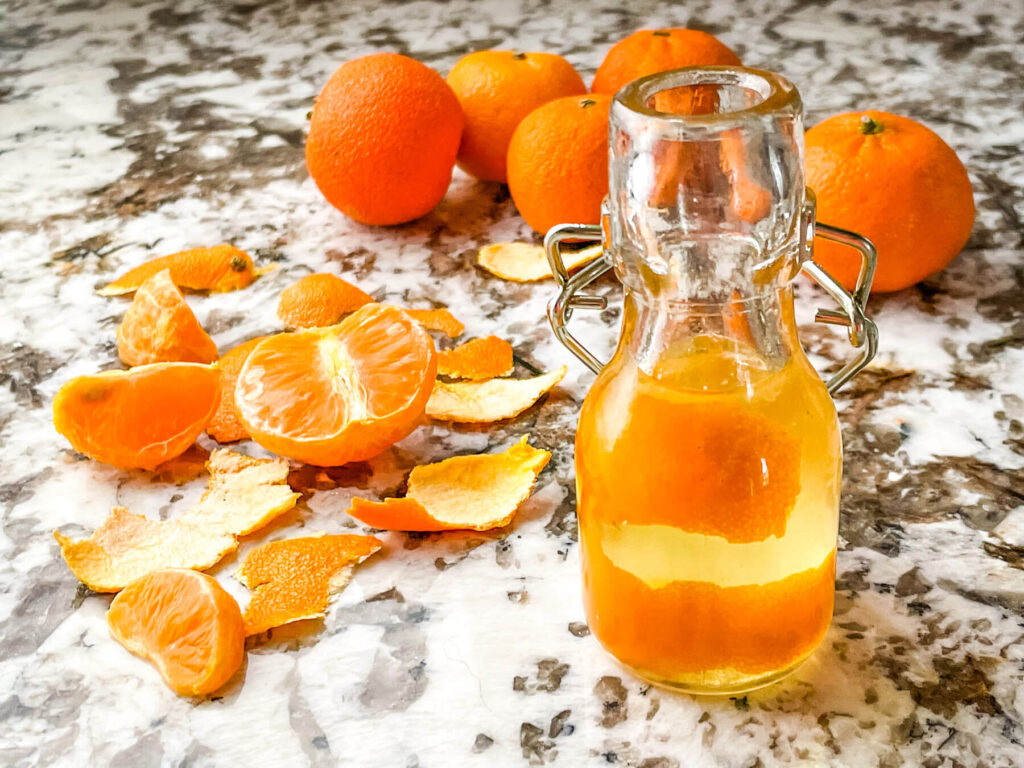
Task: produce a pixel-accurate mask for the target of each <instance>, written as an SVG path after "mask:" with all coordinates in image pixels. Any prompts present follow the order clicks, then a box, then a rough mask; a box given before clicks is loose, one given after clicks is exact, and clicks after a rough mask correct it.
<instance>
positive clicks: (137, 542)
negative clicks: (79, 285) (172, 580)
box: [54, 243, 592, 693]
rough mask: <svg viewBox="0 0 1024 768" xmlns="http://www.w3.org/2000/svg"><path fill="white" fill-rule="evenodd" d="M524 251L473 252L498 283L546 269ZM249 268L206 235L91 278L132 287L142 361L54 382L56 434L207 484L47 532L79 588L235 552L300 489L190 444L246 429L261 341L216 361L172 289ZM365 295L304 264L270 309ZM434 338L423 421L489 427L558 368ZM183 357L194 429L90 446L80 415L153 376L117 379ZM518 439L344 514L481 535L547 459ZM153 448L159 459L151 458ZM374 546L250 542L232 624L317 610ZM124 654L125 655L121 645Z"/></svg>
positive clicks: (264, 465) (277, 461)
mask: <svg viewBox="0 0 1024 768" xmlns="http://www.w3.org/2000/svg"><path fill="white" fill-rule="evenodd" d="M538 249H540V246H535V245H530V244H526V243H504V244H498V245H495V246H488V247H486V248H484V249H483V250H481V252H480V259H479V264H480V265H481V266H482V267H483V268H484V269H486V270H487V271H489V272H491V273H493V274H495V275H498V276H500V277H503V278H504V279H508V280H515V281H529V280H538V279H543V278H544V277H550V272H549V271H548V272H546V274H545V271H546V261H545V263H544V264H543V265H542V264H541V263H540V257H542V256H543V250H542V249H540V256H538ZM485 254H486V255H485ZM589 258H592V254H589V253H585V254H582V256H581V257H580V258H578V259H577V260H576V261H575V263H574V264H573V266H578V265H579V264H582V263H585V262H586V261H587V260H588V259H589ZM264 271H267V270H260V269H257V268H256V267H255V266H254V264H253V261H252V259H251V258H250V257H249V255H248V254H246V253H245V252H244V251H241V250H239V249H238V248H235V247H234V246H231V245H220V246H216V247H212V248H200V249H193V250H190V251H182V252H180V253H176V254H171V255H169V256H163V257H160V258H156V259H152V260H150V261H147V262H145V263H144V264H142V265H140V266H138V267H136V268H135V269H132V270H130V271H129V272H127V273H126V274H124V275H122V276H121V277H120V278H118V279H116V280H114V281H113V282H111V283H109V284H107V285H105V286H103V287H102V288H100V289H99V290H98V293H99V294H100V295H103V296H133V299H132V303H131V305H130V306H129V308H128V310H127V311H126V313H125V316H124V319H123V322H122V323H121V326H120V328H119V329H118V351H119V356H120V358H121V360H122V362H124V363H125V364H126V365H128V366H144V367H143V368H129V370H128V371H120V372H110V373H103V374H97V375H93V376H82V377H78V378H77V379H72V380H71V381H69V382H66V383H65V384H64V386H63V387H62V388H61V392H60V393H58V395H57V397H56V398H55V405H54V411H55V424H56V426H57V429H58V431H60V432H61V433H62V434H63V435H64V436H65V437H67V438H68V440H69V441H70V442H71V444H72V446H73V447H74V448H76V449H77V450H78V451H80V452H82V453H85V454H86V455H88V456H90V457H91V458H94V459H97V460H100V461H104V460H106V461H108V462H110V463H114V464H116V465H117V466H121V467H128V468H130V467H132V466H134V467H137V468H141V469H145V470H149V471H151V472H152V473H153V474H152V477H153V478H154V479H168V478H170V479H171V480H172V481H175V482H181V481H183V480H186V479H193V478H194V477H196V476H197V474H198V472H196V471H195V470H197V469H198V468H199V467H200V462H201V461H202V460H203V458H205V457H207V456H208V460H207V461H206V463H205V470H206V471H207V472H208V483H207V489H206V491H205V493H204V494H203V496H202V498H201V499H200V500H199V502H198V503H196V504H195V505H194V506H192V507H191V508H190V509H188V510H187V511H185V512H184V513H182V514H179V515H177V516H176V517H174V518H173V519H169V520H154V519H150V518H147V517H145V516H142V515H139V514H136V513H134V512H131V511H129V510H128V509H126V508H124V507H115V508H114V509H113V511H112V512H111V513H110V515H109V516H108V517H107V519H106V520H105V521H104V522H103V523H102V524H101V525H100V526H99V527H98V528H97V529H96V530H95V531H93V532H92V534H91V535H89V536H87V537H84V538H81V539H78V540H73V539H71V538H70V537H68V536H65V535H63V534H61V533H60V532H59V531H55V532H54V536H55V537H56V539H57V541H58V543H59V545H60V549H61V553H62V555H63V556H64V559H65V560H66V562H67V564H68V566H69V567H70V569H71V570H72V572H73V573H74V574H75V576H76V577H78V579H79V580H80V581H81V582H82V583H83V584H85V585H86V586H87V587H88V588H89V589H91V590H93V591H95V592H107V593H116V592H120V591H121V590H125V589H126V588H128V587H129V586H131V585H132V584H135V583H141V580H142V579H144V577H146V576H147V575H152V574H154V573H155V572H157V571H160V570H162V569H190V570H193V571H205V570H207V569H210V568H212V567H214V566H215V565H217V564H218V563H219V562H221V561H222V560H223V559H224V558H225V557H228V556H229V555H232V554H233V553H234V552H236V550H237V549H238V547H239V539H240V537H243V536H249V535H250V534H254V533H256V532H258V531H259V530H260V529H262V528H264V527H265V526H267V525H268V524H269V523H271V522H272V521H274V520H275V519H277V518H278V517H279V516H281V515H282V514H284V513H286V512H288V511H289V510H292V509H293V508H294V507H295V504H296V501H297V500H298V498H299V494H298V493H296V492H295V491H293V490H292V489H291V487H289V485H288V482H287V480H288V474H289V471H290V469H291V464H290V463H289V461H288V459H286V458H273V459H262V458H251V457H249V456H246V455H243V454H241V453H238V452H235V451H233V450H230V449H228V448H216V449H214V450H212V453H209V454H207V451H206V450H205V449H204V448H201V447H200V446H199V444H197V443H196V442H195V440H196V438H197V437H198V435H199V434H200V433H201V432H202V431H203V430H205V431H206V433H207V434H208V435H209V437H211V438H212V439H213V440H215V441H216V442H217V443H232V442H236V441H239V440H243V439H246V438H248V437H249V435H248V434H247V431H246V428H245V425H244V424H243V423H242V421H241V420H240V418H239V414H238V410H237V408H236V406H235V398H234V393H235V382H236V380H237V378H238V376H239V374H240V372H241V371H242V369H243V367H244V365H245V362H246V360H247V359H248V357H249V356H250V354H251V353H252V352H253V350H255V349H256V348H257V347H258V346H259V344H260V343H261V342H262V341H264V340H265V339H267V338H270V337H267V336H261V337H257V338H254V339H250V340H249V341H246V342H244V343H242V344H239V345H238V346H236V347H234V348H233V349H231V350H229V351H228V352H227V353H226V354H224V355H223V356H222V357H220V358H219V360H218V354H217V349H216V345H215V344H214V343H213V340H212V339H211V338H210V336H209V335H208V334H207V333H206V331H205V330H204V329H203V328H202V326H201V325H200V323H199V321H198V319H197V318H196V316H195V315H194V314H193V313H192V310H191V309H190V308H189V306H188V303H187V301H186V298H185V295H184V294H183V293H182V289H186V290H188V291H206V292H220V291H233V290H238V289H242V288H245V287H246V286H248V285H250V284H251V283H252V282H253V281H254V280H255V279H257V277H259V276H260V274H262V272H264ZM373 302H374V299H373V298H372V297H371V296H370V295H369V294H367V293H365V292H363V291H362V290H361V289H359V288H358V287H356V286H354V285H352V284H351V283H348V282H346V281H345V280H343V279H341V278H340V277H337V276H335V275H330V274H313V275H308V276H306V277H304V278H302V279H301V280H299V281H298V282H296V283H295V284H293V285H292V286H290V287H289V288H287V289H286V290H285V291H284V292H283V294H282V296H281V300H280V303H279V306H278V310H277V314H278V318H279V319H280V320H281V322H282V324H283V325H284V326H285V327H286V328H288V329H293V330H298V331H301V330H302V329H310V328H323V327H325V326H333V325H334V324H337V323H339V322H341V321H342V320H344V318H345V317H346V316H348V315H349V314H351V313H353V312H355V311H357V310H359V309H360V308H362V307H365V306H366V305H368V304H372V303H373ZM403 311H404V312H405V313H406V314H407V315H408V316H409V317H410V318H412V320H414V321H415V322H416V323H419V324H420V325H421V326H422V327H423V328H425V329H426V330H428V331H436V332H438V333H440V334H443V335H444V336H445V337H447V338H448V339H456V338H458V337H459V336H460V335H462V333H463V332H464V330H465V327H464V326H463V324H462V323H461V322H460V321H459V320H458V319H457V318H455V317H454V316H453V315H452V314H451V313H450V312H449V311H448V310H447V309H446V308H444V307H438V308H431V309H403ZM287 332H288V331H282V333H287ZM446 344H447V345H448V346H447V348H444V349H441V350H439V351H438V352H437V355H436V371H437V373H436V376H437V378H436V380H435V381H434V382H433V386H432V389H431V391H430V395H429V399H428V400H427V401H426V403H425V406H424V415H425V416H426V417H427V418H429V419H433V420H436V421H444V422H450V423H466V424H488V423H494V422H498V421H503V420H506V419H511V418H514V417H515V416H518V415H519V414H521V413H523V412H524V411H526V410H528V409H529V408H530V407H531V406H533V405H534V404H536V403H537V402H538V401H539V400H541V399H542V398H543V397H544V396H545V395H546V394H547V393H548V392H550V391H551V389H552V388H553V387H554V386H555V385H557V384H558V383H559V382H560V381H561V380H562V378H563V377H564V376H565V373H566V369H565V367H564V366H563V367H561V368H559V369H557V370H555V371H551V372H548V373H542V374H540V375H534V376H532V377H527V378H516V377H514V376H513V375H512V374H513V371H514V369H515V357H514V351H513V347H512V345H511V344H510V343H509V342H508V341H506V340H505V339H502V338H499V337H497V336H486V337H481V338H475V339H471V340H469V341H466V342H464V343H462V344H457V345H454V346H453V345H451V343H450V342H446ZM183 363H188V364H189V365H190V366H191V370H190V371H186V370H185V369H181V370H182V371H183V373H182V375H184V374H185V373H189V374H190V375H194V374H195V373H196V370H194V369H199V368H205V369H207V370H209V371H210V373H211V374H212V375H213V376H215V377H216V379H215V381H216V382H217V383H216V384H214V382H213V381H211V382H210V383H211V384H213V386H214V387H215V388H216V389H217V392H216V393H215V397H214V398H213V399H211V398H206V399H200V400H199V401H197V403H196V404H195V405H194V407H193V411H194V412H195V413H199V414H200V415H199V416H198V417H193V418H198V419H199V422H197V423H200V424H201V429H198V430H197V429H196V424H192V425H191V429H190V430H188V431H182V432H181V434H179V435H177V437H176V438H175V440H174V441H164V442H163V443H161V446H160V450H161V451H162V453H152V452H150V453H146V452H145V450H143V449H141V448H140V449H138V450H139V456H140V457H141V458H139V459H138V461H137V462H136V463H135V464H126V463H125V460H124V459H123V458H121V456H122V454H117V460H115V458H113V457H114V454H111V453H105V452H104V449H103V439H104V438H107V437H108V436H107V435H102V436H99V437H97V436H96V435H90V434H89V432H90V427H91V425H95V424H101V423H105V422H104V421H103V418H104V414H103V413H102V411H103V408H105V407H108V401H109V407H110V408H123V404H124V402H125V398H129V399H132V402H133V403H134V402H135V401H138V400H139V399H143V400H144V399H145V398H146V397H147V394H148V393H149V392H151V391H155V389H154V388H157V385H156V384H152V385H147V384H146V381H147V379H146V378H145V377H143V378H142V379H140V380H139V381H138V382H135V381H131V382H130V383H129V381H128V379H130V378H131V377H132V376H133V374H134V373H135V372H139V373H140V374H141V372H143V371H146V372H147V373H146V375H147V376H150V378H152V377H155V376H156V375H157V374H158V373H161V372H162V370H161V369H164V368H169V369H174V371H176V370H178V369H176V368H174V366H175V365H181V364H183ZM431 370H433V369H431ZM174 371H171V372H170V373H174ZM534 372H535V371H534ZM170 373H169V374H167V375H170ZM122 381H124V383H121V382H122ZM108 382H109V383H108ZM147 387H148V388H147ZM98 392H102V395H99V396H98V395H97V393H98ZM163 396H165V397H166V392H165V393H164V395H163ZM67 403H73V404H75V407H77V408H80V409H84V410H83V411H82V412H84V413H86V414H87V416H88V418H86V419H85V421H84V422H83V423H79V424H73V423H71V421H72V420H71V419H70V417H68V416H67V414H66V413H64V412H63V410H62V409H63V408H64V406H65V405H66V404H67ZM214 403H215V406H214ZM160 405H161V404H160V403H154V404H153V406H154V407H160ZM68 407H71V406H68ZM207 411H208V413H207ZM204 413H205V415H203V414H204ZM113 423H114V424H115V425H116V423H118V422H113ZM528 439H529V438H528V436H523V437H522V438H521V439H519V440H518V441H517V442H515V443H513V444H512V445H510V446H509V447H507V448H506V449H505V450H503V451H500V452H497V453H487V454H478V455H462V456H454V457H451V458H448V459H445V460H443V461H439V462H436V463H433V464H426V465H421V466H417V467H415V468H413V470H412V472H411V473H410V474H409V476H408V483H407V492H406V493H405V495H404V496H402V497H398V498H385V499H382V500H379V501H378V500H370V499H362V498H355V499H353V501H352V503H351V507H350V509H349V510H348V514H349V515H351V516H352V517H354V518H356V519H358V520H360V521H362V522H363V523H364V524H366V525H367V526H369V527H370V528H372V529H379V530H392V531H448V530H460V529H462V530H474V531H486V530H491V529H494V528H501V527H504V526H507V525H509V524H510V523H511V522H512V520H513V518H514V516H515V514H516V511H517V510H518V509H519V507H520V506H521V505H522V504H523V503H524V502H525V501H526V500H527V499H528V498H529V497H530V495H531V494H532V492H533V488H534V485H535V483H536V480H537V476H538V475H539V474H540V472H541V470H543V468H544V467H545V466H546V465H547V463H548V461H549V459H550V457H551V454H550V453H549V452H548V451H546V450H542V449H538V448H535V447H533V446H531V445H530V444H529V442H528ZM146 456H150V457H151V458H148V459H147V458H145V457H146ZM153 457H157V458H153ZM157 460H160V461H161V463H160V464H159V465H155V464H154V462H155V461H157ZM200 471H201V470H200ZM383 547H384V544H383V543H382V542H381V541H380V540H379V539H377V538H375V537H374V536H370V535H329V534H327V533H315V534H313V535H308V536H303V537H300V538H292V539H285V540H277V541H269V542H266V543H263V544H262V545H259V546H257V547H256V548H254V549H252V550H250V551H249V552H248V554H247V555H246V556H245V557H244V559H243V561H242V564H241V566H240V567H239V568H238V570H237V572H236V579H237V580H238V581H239V582H240V583H241V584H243V585H244V586H246V587H247V588H248V589H249V590H250V592H251V596H250V599H249V602H248V605H247V607H246V608H245V610H244V611H243V614H242V616H243V622H244V629H245V634H246V635H248V636H251V635H260V634H262V633H266V632H268V631H269V630H272V629H273V628H275V627H279V626H282V625H284V624H288V623H291V622H296V621H302V620H307V619H317V618H322V617H324V616H325V614H326V611H327V608H328V603H329V600H330V598H331V597H332V596H333V595H335V594H337V593H338V592H340V591H341V590H342V589H343V588H344V587H345V585H346V584H347V583H348V581H349V580H350V579H351V577H352V573H353V570H354V568H355V567H356V565H358V564H359V563H361V562H363V561H364V560H365V559H367V558H368V557H370V556H371V555H373V554H374V553H376V552H378V551H380V550H381V549H382V548H383ZM112 626H113V625H112ZM114 634H115V637H117V638H118V639H119V640H121V642H122V644H125V645H126V647H129V644H128V642H127V641H126V640H125V639H123V638H122V637H121V636H120V635H119V634H118V633H116V632H115V633H114ZM130 650H133V652H138V649H137V648H135V647H131V648H130ZM179 693H180V692H179Z"/></svg>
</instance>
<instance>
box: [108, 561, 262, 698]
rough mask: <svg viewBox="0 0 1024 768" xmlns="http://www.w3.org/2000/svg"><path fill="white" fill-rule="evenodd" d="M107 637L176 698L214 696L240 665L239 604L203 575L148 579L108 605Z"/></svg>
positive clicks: (160, 574) (179, 572) (164, 573)
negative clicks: (153, 671)
mask: <svg viewBox="0 0 1024 768" xmlns="http://www.w3.org/2000/svg"><path fill="white" fill-rule="evenodd" d="M107 624H108V625H109V626H110V634H111V635H113V636H114V639H115V640H117V641H118V642H119V643H121V645H123V646H124V647H125V648H127V649H128V650H129V651H131V652H132V653H134V654H135V655H136V656H141V657H142V658H144V659H148V660H149V661H151V662H153V664H154V665H155V666H156V668H157V670H158V671H159V672H160V676H161V677H162V678H163V679H164V682H165V683H167V685H168V687H170V688H171V690H173V691H174V692H175V693H176V694H178V695H179V696H203V695H206V694H209V693H213V692H214V691H216V690H217V689H218V688H220V687H221V686H222V685H224V683H226V682H227V681H228V680H230V679H231V677H232V676H233V675H234V674H235V672H236V671H237V670H238V668H239V667H240V666H242V661H243V660H244V659H245V633H244V632H243V625H242V613H241V611H240V610H239V609H238V603H236V602H235V599H234V598H233V597H231V595H229V594H228V593H227V592H226V591H225V590H224V588H223V587H222V586H220V584H218V583H217V582H216V581H215V580H214V579H212V578H210V577H209V576H207V575H206V574H203V573H197V572H196V571H189V570H184V569H168V570H161V571H156V572H154V573H150V574H148V575H146V576H144V577H142V578H141V579H139V580H138V581H135V582H133V583H132V584H131V585H130V586H129V587H128V588H127V589H125V590H123V591H122V592H121V593H120V594H119V595H118V596H117V597H115V598H114V600H113V602H112V603H111V604H110V610H109V611H108V612H107Z"/></svg>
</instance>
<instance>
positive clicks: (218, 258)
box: [98, 244, 256, 296]
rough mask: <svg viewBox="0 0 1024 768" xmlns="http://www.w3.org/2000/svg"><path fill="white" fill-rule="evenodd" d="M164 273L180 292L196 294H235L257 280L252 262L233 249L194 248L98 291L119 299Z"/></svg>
mask: <svg viewBox="0 0 1024 768" xmlns="http://www.w3.org/2000/svg"><path fill="white" fill-rule="evenodd" d="M165 269H167V270H170V273H171V280H172V281H173V282H174V284H175V285H177V286H178V287H179V288H189V289H191V290H194V291H214V292H221V291H234V290H236V289H238V288H245V287H246V286H247V285H249V284H250V283H251V282H252V281H253V280H255V279H256V270H255V269H254V267H253V263H252V258H251V257H250V256H249V254H247V253H246V252H245V251H243V250H240V249H238V248H235V247H234V246H233V245H227V244H222V245H215V246H213V247H212V248H192V249H190V250H187V251H179V252H178V253H172V254H170V255H168V256H160V257H159V258H156V259H150V260H149V261H147V262H145V263H144V264H141V265H139V266H138V267H136V268H135V269H132V270H129V271H128V272H126V273H125V274H123V275H122V276H121V277H119V278H117V280H114V281H113V282H112V283H108V284H107V285H105V286H103V287H102V288H100V289H99V291H98V293H99V294H100V295H101V296H120V295H122V294H125V293H131V292H132V291H135V290H137V289H138V288H139V287H140V286H141V285H142V284H143V283H144V282H146V280H148V279H149V278H151V277H152V276H153V275H155V274H157V273H158V272H162V271H164V270H165Z"/></svg>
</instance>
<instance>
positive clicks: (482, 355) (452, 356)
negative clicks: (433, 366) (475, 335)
mask: <svg viewBox="0 0 1024 768" xmlns="http://www.w3.org/2000/svg"><path fill="white" fill-rule="evenodd" d="M513 365H514V363H513V360H512V345H511V344H509V343H508V342H507V341H505V340H504V339H500V338H498V337H497V336H486V337H484V338H482V339H473V340H471V341H467V342H466V343H465V344H460V345H459V346H457V347H455V348H454V349H446V350H444V351H443V352H438V353H437V372H438V373H439V374H441V375H442V376H452V377H454V378H458V379H474V380H480V379H493V378H494V377H495V376H507V375H508V374H510V373H512V367H513Z"/></svg>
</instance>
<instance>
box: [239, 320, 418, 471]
mask: <svg viewBox="0 0 1024 768" xmlns="http://www.w3.org/2000/svg"><path fill="white" fill-rule="evenodd" d="M436 372H437V359H436V353H435V351H434V343H433V341H432V340H431V339H430V336H429V335H428V334H427V332H426V331H424V330H423V328H422V327H420V325H419V323H417V322H416V321H414V320H413V319H412V318H411V317H409V315H407V314H406V313H405V312H404V311H402V310H401V309H399V308H398V307H393V306H388V305H385V304H367V305H366V306H364V307H361V308H360V309H358V310H356V311H355V312H354V313H352V314H351V315H349V316H348V317H347V318H345V320H344V321H342V322H341V323H340V324H338V325H335V326H331V327H329V328H318V329H311V330H305V331H298V332H296V333H288V334H280V335H277V336H272V337H270V338H269V339H266V340H264V341H263V342H261V343H260V344H259V345H257V346H256V348H255V349H254V350H253V351H252V352H251V353H250V354H249V357H248V359H246V361H245V365H244V366H242V370H241V372H240V373H239V376H238V382H237V383H236V384H235V405H236V407H237V409H238V415H239V418H240V419H241V421H242V424H243V425H244V426H245V428H246V430H247V431H248V432H249V435H250V436H251V437H252V438H253V439H254V440H255V441H256V442H257V443H259V444H260V445H262V446H263V447H264V448H266V449H267V450H269V451H273V452H274V453H277V454H279V455H281V456H287V457H288V458H291V459H297V460H299V461H305V462H307V463H309V464H316V465H318V466H336V465H339V464H345V463H347V462H350V461H361V460H363V459H368V458H370V457H372V456H375V455H377V454H378V453H380V452H381V451H383V450H385V449H386V448H388V447H389V446H390V445H391V444H392V443H394V442H396V441H398V440H401V439H402V438H403V437H405V436H406V435H408V434H409V433H410V432H412V430H413V429H414V428H415V427H416V425H417V423H418V422H419V420H420V418H421V417H422V415H423V410H424V408H425V406H426V403H427V399H428V398H429V397H430V391H431V387H432V386H433V381H434V377H435V375H436Z"/></svg>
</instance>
